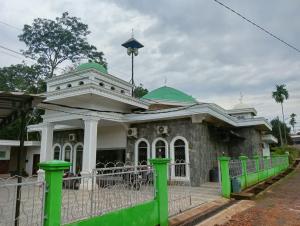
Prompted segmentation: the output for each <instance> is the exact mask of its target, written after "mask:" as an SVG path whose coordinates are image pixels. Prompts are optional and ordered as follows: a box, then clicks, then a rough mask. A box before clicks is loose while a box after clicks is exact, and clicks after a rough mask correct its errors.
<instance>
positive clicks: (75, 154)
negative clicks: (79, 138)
mask: <svg viewBox="0 0 300 226" xmlns="http://www.w3.org/2000/svg"><path fill="white" fill-rule="evenodd" d="M79 146H81V147H82V165H83V151H84V146H83V143H81V142H78V143H76V144H75V146H74V153H73V173H74V174H75V173H76V167H77V166H76V156H77V148H78V147H79Z"/></svg>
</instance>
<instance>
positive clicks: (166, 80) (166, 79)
mask: <svg viewBox="0 0 300 226" xmlns="http://www.w3.org/2000/svg"><path fill="white" fill-rule="evenodd" d="M167 82H168V78H167V76H165V86H167Z"/></svg>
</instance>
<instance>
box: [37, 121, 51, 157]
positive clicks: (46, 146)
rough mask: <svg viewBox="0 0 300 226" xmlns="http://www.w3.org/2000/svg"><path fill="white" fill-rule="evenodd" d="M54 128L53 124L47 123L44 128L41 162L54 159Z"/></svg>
mask: <svg viewBox="0 0 300 226" xmlns="http://www.w3.org/2000/svg"><path fill="white" fill-rule="evenodd" d="M53 128H54V124H52V123H45V124H44V125H43V127H42V139H41V153H40V162H44V161H48V160H52V159H53V150H52V144H53Z"/></svg>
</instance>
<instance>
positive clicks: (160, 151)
mask: <svg viewBox="0 0 300 226" xmlns="http://www.w3.org/2000/svg"><path fill="white" fill-rule="evenodd" d="M166 151H167V150H166V143H165V142H164V141H163V140H158V141H157V142H156V143H155V157H156V158H166Z"/></svg>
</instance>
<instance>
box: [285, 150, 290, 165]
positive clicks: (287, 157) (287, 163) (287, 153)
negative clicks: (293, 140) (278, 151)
mask: <svg viewBox="0 0 300 226" xmlns="http://www.w3.org/2000/svg"><path fill="white" fill-rule="evenodd" d="M289 155H290V153H289V152H288V151H286V152H285V156H286V163H285V164H286V165H285V169H287V168H289V165H290V161H289Z"/></svg>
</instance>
